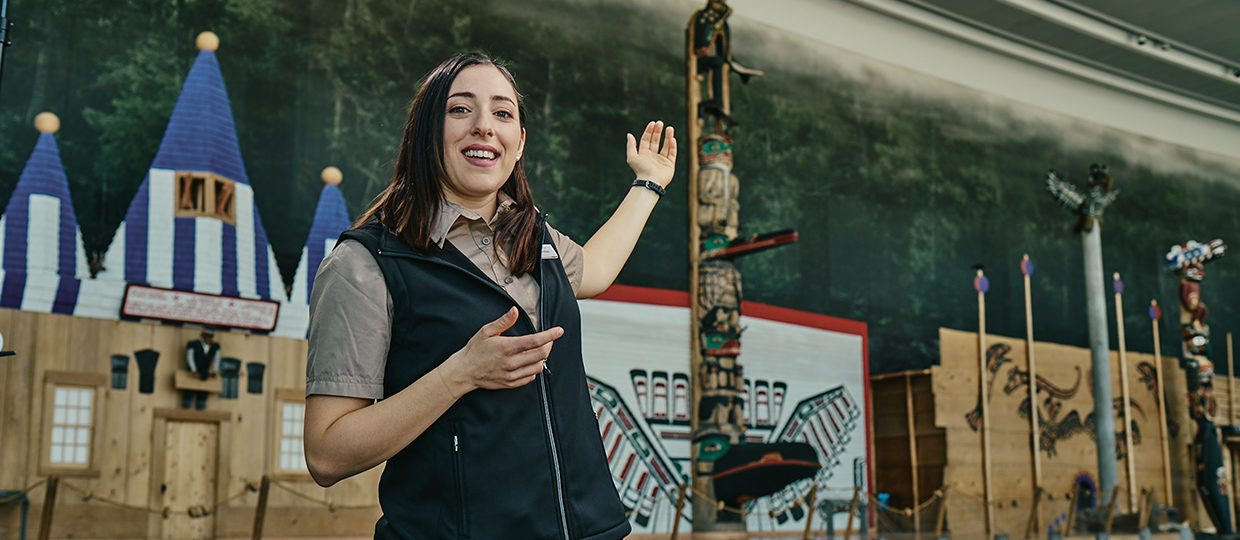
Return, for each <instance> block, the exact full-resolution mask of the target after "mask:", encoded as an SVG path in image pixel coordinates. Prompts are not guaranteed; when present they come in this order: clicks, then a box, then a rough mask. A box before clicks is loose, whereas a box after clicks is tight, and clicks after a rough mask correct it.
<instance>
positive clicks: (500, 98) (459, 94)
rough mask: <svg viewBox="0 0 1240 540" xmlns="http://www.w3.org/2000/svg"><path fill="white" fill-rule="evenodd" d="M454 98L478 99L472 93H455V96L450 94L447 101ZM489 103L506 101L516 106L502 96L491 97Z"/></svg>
mask: <svg viewBox="0 0 1240 540" xmlns="http://www.w3.org/2000/svg"><path fill="white" fill-rule="evenodd" d="M454 97H463V98H469V99H477V98H478V96H477V95H475V94H474V93H473V92H457V93H455V94H452V95H450V96H448V99H452V98H454ZM491 101H507V102H508V103H511V104H513V105H516V104H517V102H515V101H513V100H512V98H510V97H508V96H503V95H494V96H491Z"/></svg>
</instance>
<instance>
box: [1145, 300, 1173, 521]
mask: <svg viewBox="0 0 1240 540" xmlns="http://www.w3.org/2000/svg"><path fill="white" fill-rule="evenodd" d="M1150 319H1151V322H1152V323H1153V325H1154V375H1155V378H1156V379H1157V380H1158V388H1156V389H1155V390H1156V391H1155V396H1154V397H1155V398H1156V399H1157V400H1158V439H1159V441H1161V442H1162V470H1163V500H1164V501H1166V504H1167V505H1168V506H1171V504H1172V501H1171V450H1170V449H1169V448H1168V447H1167V444H1168V443H1167V437H1168V436H1167V399H1166V398H1167V392H1166V390H1165V387H1164V386H1163V365H1162V364H1163V362H1162V340H1161V339H1159V336H1158V321H1159V320H1161V319H1162V310H1161V309H1159V308H1158V300H1150Z"/></svg>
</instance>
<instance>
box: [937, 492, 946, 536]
mask: <svg viewBox="0 0 1240 540" xmlns="http://www.w3.org/2000/svg"><path fill="white" fill-rule="evenodd" d="M946 519H947V492H946V491H944V492H943V494H942V495H941V496H940V497H939V517H938V519H935V520H934V537H935V538H939V537H942V536H943V522H944V520H946Z"/></svg>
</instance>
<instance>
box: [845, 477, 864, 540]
mask: <svg viewBox="0 0 1240 540" xmlns="http://www.w3.org/2000/svg"><path fill="white" fill-rule="evenodd" d="M860 495H861V486H853V499H852V504H850V505H848V527H847V528H845V529H844V540H848V538H849V537H850V536H852V523H853V516H856V515H857V497H858V496H860Z"/></svg>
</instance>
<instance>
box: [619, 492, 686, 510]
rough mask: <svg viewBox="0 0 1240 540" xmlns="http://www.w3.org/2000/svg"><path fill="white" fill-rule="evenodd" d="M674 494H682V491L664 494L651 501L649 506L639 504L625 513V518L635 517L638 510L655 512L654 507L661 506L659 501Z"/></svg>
mask: <svg viewBox="0 0 1240 540" xmlns="http://www.w3.org/2000/svg"><path fill="white" fill-rule="evenodd" d="M673 493H680V489H674V490H671V491H667V492H664V493H663V495H660V496H658V497H655V498H654V499H651V500H650V502H649V503H647V504H639V505H637V506H636V507H635V508H633V509H632V510H629V511H628V512H625V513H624V517H630V516H632V515H633V513H634V512H636V511H638V510H653V509H654V505H656V504H659V501H662V500H663V499H667V498H670V497H671V496H672V494H673Z"/></svg>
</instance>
